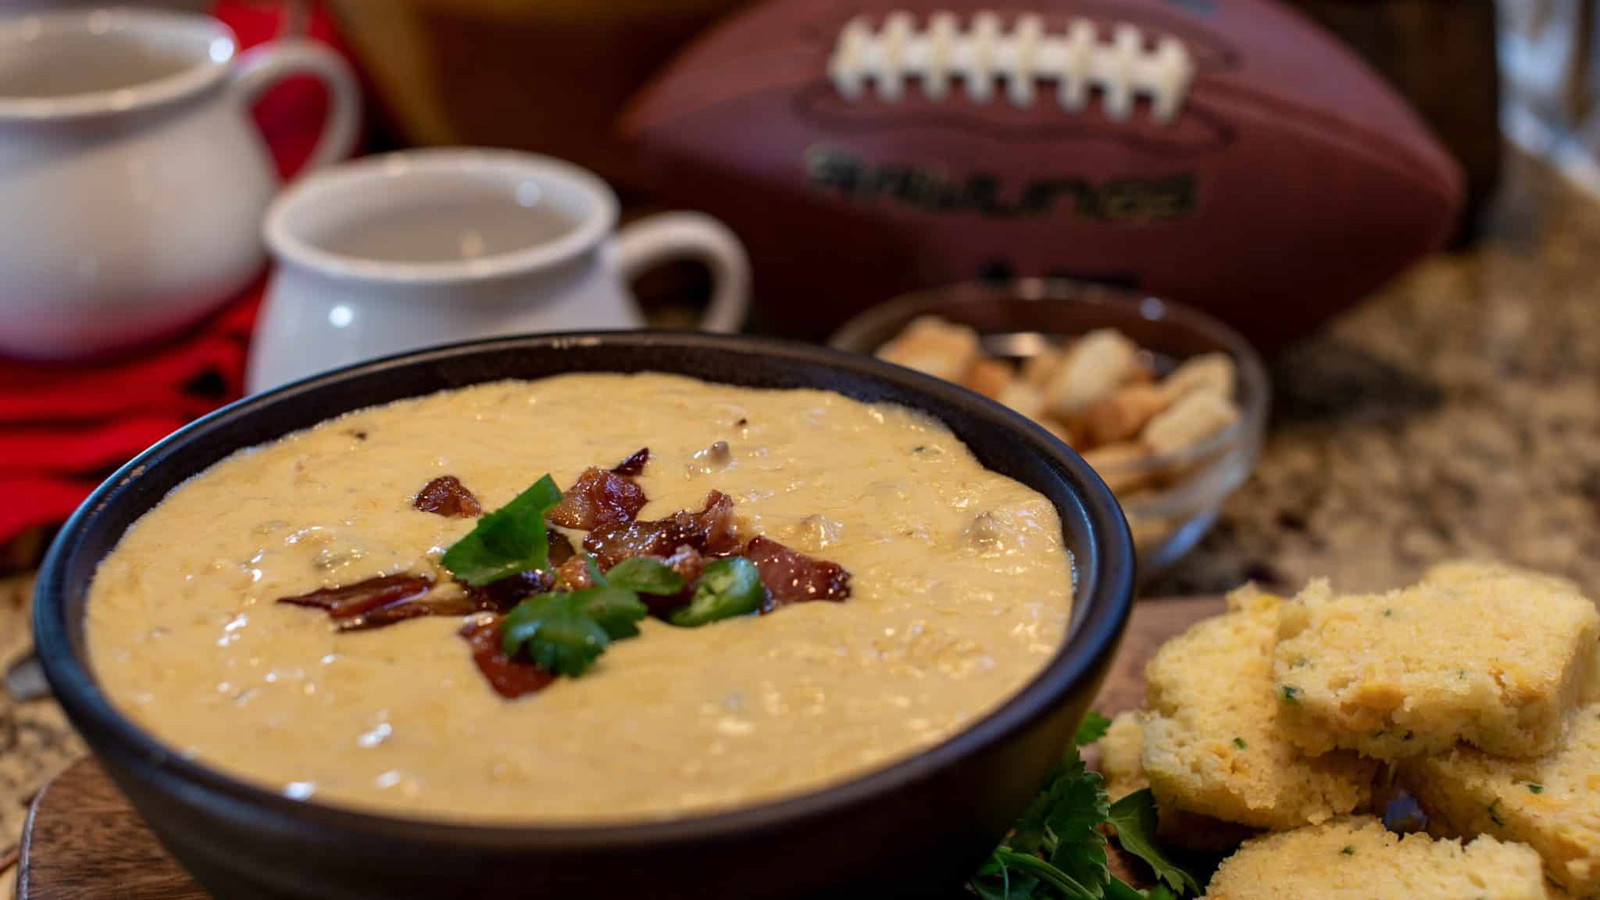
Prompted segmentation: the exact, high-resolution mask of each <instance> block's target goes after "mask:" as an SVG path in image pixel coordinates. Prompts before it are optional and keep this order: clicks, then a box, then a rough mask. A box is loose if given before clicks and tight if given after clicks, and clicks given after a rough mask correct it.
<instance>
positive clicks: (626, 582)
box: [605, 556, 683, 596]
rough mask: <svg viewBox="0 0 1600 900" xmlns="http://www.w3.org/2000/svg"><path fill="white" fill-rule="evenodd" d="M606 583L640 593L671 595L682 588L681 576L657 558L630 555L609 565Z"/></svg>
mask: <svg viewBox="0 0 1600 900" xmlns="http://www.w3.org/2000/svg"><path fill="white" fill-rule="evenodd" d="M605 579H606V583H608V584H611V585H615V586H616V587H620V588H627V589H628V590H630V591H638V592H639V593H641V594H664V595H668V596H670V595H672V594H676V593H677V592H679V591H681V590H683V576H682V575H679V574H678V573H677V572H674V571H673V570H672V567H671V566H669V565H667V564H666V563H664V562H662V561H661V560H659V559H651V558H650V557H648V556H630V557H628V558H627V559H625V560H623V561H622V562H619V563H617V564H616V565H614V566H612V567H611V571H609V572H607V573H606V574H605Z"/></svg>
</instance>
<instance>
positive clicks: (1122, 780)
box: [1099, 713, 1255, 853]
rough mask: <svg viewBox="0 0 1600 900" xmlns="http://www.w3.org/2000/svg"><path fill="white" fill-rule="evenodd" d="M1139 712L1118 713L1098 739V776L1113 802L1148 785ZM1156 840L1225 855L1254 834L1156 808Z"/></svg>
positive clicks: (1182, 813) (1208, 817) (1164, 808)
mask: <svg viewBox="0 0 1600 900" xmlns="http://www.w3.org/2000/svg"><path fill="white" fill-rule="evenodd" d="M1140 718H1141V717H1140V715H1139V714H1138V713H1119V714H1118V715H1117V716H1115V717H1114V718H1113V719H1112V720H1111V729H1110V730H1109V731H1107V732H1106V736H1105V737H1103V738H1101V739H1100V743H1099V748H1100V774H1101V775H1103V776H1104V777H1105V780H1106V794H1107V795H1108V796H1109V797H1110V798H1111V800H1112V802H1116V801H1117V800H1121V799H1122V798H1123V797H1126V796H1128V795H1129V794H1131V793H1133V792H1135V791H1141V790H1144V789H1145V788H1147V787H1149V786H1150V781H1149V779H1147V778H1146V777H1145V774H1144V727H1143V726H1142V725H1141V724H1140ZM1157 812H1158V819H1157V827H1156V839H1157V840H1158V841H1160V843H1161V844H1162V846H1166V847H1182V848H1183V849H1185V850H1193V851H1197V852H1202V853H1226V852H1228V851H1230V850H1232V849H1233V848H1235V847H1237V846H1239V842H1240V841H1243V840H1245V839H1246V838H1248V837H1250V836H1251V835H1253V834H1255V831H1254V830H1253V829H1249V828H1245V827H1244V826H1242V825H1235V824H1233V823H1232V822H1222V821H1219V820H1217V819H1213V818H1211V817H1210V816H1202V815H1198V814H1196V813H1191V812H1184V811H1183V810H1181V809H1176V808H1174V807H1171V806H1159V805H1158V807H1157Z"/></svg>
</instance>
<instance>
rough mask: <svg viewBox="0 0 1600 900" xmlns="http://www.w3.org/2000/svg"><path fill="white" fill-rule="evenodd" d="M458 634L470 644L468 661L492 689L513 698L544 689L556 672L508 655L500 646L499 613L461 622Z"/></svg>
mask: <svg viewBox="0 0 1600 900" xmlns="http://www.w3.org/2000/svg"><path fill="white" fill-rule="evenodd" d="M460 634H461V636H462V637H463V638H465V639H466V641H467V644H468V645H469V646H470V647H472V661H473V662H475V663H477V664H478V671H479V672H482V673H483V677H484V680H486V681H488V682H489V686H490V687H492V688H494V690H495V693H497V694H499V695H500V696H502V697H504V698H506V699H507V700H515V699H516V698H518V697H521V696H523V695H525V694H532V693H534V692H536V691H541V690H544V689H545V688H546V687H548V686H549V684H550V682H552V681H555V680H556V676H555V675H553V674H552V673H550V672H547V671H545V670H544V669H541V668H539V667H538V666H536V665H534V664H533V663H531V662H526V661H524V660H520V659H512V658H511V657H509V656H507V655H506V652H505V650H504V648H502V647H501V646H500V617H499V616H483V617H481V618H475V619H471V620H469V621H468V622H467V623H466V624H465V625H463V626H461V631H460Z"/></svg>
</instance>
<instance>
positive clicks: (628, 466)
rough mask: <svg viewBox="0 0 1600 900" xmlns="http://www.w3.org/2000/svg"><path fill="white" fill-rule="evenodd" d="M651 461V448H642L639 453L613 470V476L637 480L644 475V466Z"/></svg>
mask: <svg viewBox="0 0 1600 900" xmlns="http://www.w3.org/2000/svg"><path fill="white" fill-rule="evenodd" d="M649 461H650V448H649V447H640V448H639V451H638V452H637V453H635V454H633V455H632V456H630V457H628V458H627V459H625V460H623V461H622V462H619V463H617V465H616V466H615V467H614V468H613V469H612V470H611V474H613V475H621V476H623V477H625V478H637V477H639V476H640V475H643V474H644V465H645V463H647V462H649Z"/></svg>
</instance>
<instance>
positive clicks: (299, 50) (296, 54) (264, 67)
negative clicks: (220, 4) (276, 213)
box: [233, 39, 361, 177]
mask: <svg viewBox="0 0 1600 900" xmlns="http://www.w3.org/2000/svg"><path fill="white" fill-rule="evenodd" d="M291 75H310V76H312V77H314V78H316V79H318V80H319V81H321V82H322V83H323V84H325V85H327V86H328V101H329V102H328V121H327V122H326V123H325V124H324V125H323V126H322V137H320V138H318V140H317V146H316V149H314V150H312V151H311V156H310V157H308V158H307V159H306V162H305V165H303V166H301V167H300V171H298V172H296V173H295V174H294V177H299V176H300V175H303V174H305V173H307V172H310V171H312V170H313V169H319V168H322V167H323V166H326V165H329V164H331V163H336V162H338V161H339V160H341V159H344V158H345V157H346V156H349V155H350V151H352V150H354V149H355V145H356V137H357V135H358V132H359V129H360V126H361V90H360V88H359V87H358V86H357V84H356V74H355V72H354V71H352V70H351V68H350V64H349V63H347V62H345V61H344V58H343V57H341V56H340V55H339V54H337V53H335V52H333V51H332V50H329V49H328V48H327V47H324V46H322V45H321V44H318V43H316V42H314V41H308V40H297V39H290V40H279V41H273V42H271V43H268V44H262V45H261V46H259V47H254V48H251V49H250V50H248V51H246V52H245V53H244V54H243V55H242V56H240V57H239V64H238V67H237V68H236V69H235V70H234V76H233V93H234V96H235V97H237V98H238V100H239V105H240V107H241V108H243V109H244V110H245V112H246V113H248V112H249V110H250V107H252V106H254V105H255V103H256V101H257V100H259V99H261V95H262V94H264V93H266V92H267V90H268V89H269V88H271V87H272V86H273V85H275V84H277V83H278V82H279V81H282V80H283V79H285V78H288V77H290V76H291Z"/></svg>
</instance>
